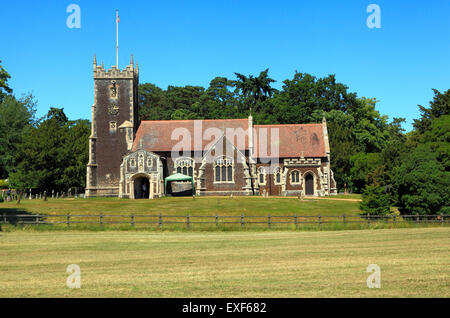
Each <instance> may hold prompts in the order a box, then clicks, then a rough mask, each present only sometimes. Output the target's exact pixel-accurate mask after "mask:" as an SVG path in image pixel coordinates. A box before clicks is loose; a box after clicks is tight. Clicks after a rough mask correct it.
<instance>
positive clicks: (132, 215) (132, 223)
mask: <svg viewBox="0 0 450 318" xmlns="http://www.w3.org/2000/svg"><path fill="white" fill-rule="evenodd" d="M131 226H134V214H133V213H131Z"/></svg>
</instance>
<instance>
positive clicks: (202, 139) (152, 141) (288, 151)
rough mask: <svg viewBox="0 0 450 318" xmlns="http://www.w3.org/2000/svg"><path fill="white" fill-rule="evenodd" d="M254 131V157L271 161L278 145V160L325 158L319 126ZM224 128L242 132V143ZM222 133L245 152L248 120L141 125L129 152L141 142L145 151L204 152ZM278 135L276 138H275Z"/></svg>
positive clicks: (267, 127) (268, 127) (264, 127)
mask: <svg viewBox="0 0 450 318" xmlns="http://www.w3.org/2000/svg"><path fill="white" fill-rule="evenodd" d="M195 125H197V126H195ZM194 126H195V127H196V128H194ZM253 127H254V137H253V140H254V141H253V144H254V155H255V157H259V158H268V157H272V156H273V155H274V154H273V153H271V149H272V151H273V150H275V147H274V146H275V145H277V144H278V146H279V147H278V152H279V157H280V158H295V157H301V156H303V157H326V156H327V154H326V150H325V140H324V135H323V126H322V124H297V125H254V126H253ZM227 128H229V129H232V130H231V131H233V129H242V130H241V132H244V134H243V135H244V136H245V137H244V142H238V138H237V137H235V138H234V139H233V140H231V139H232V138H230V136H229V135H228V134H227ZM200 129H201V130H200ZM211 129H213V130H211ZM224 131H225V134H226V135H227V137H228V139H230V140H231V141H232V142H233V144H234V145H235V146H236V147H237V148H238V149H239V150H247V149H248V146H249V143H248V134H247V132H248V119H246V118H245V119H208V120H198V121H195V120H146V121H141V124H140V126H139V128H138V131H137V133H136V138H135V140H134V142H133V148H132V151H136V150H137V149H139V148H140V144H141V141H142V148H143V149H145V150H147V151H153V152H157V151H161V152H162V151H164V152H166V151H172V150H173V149H174V147H175V146H176V145H177V144H178V145H179V144H180V141H181V140H185V141H186V140H187V141H188V142H187V144H188V145H189V144H190V146H189V149H191V150H194V151H200V150H201V151H205V150H208V148H209V147H210V146H211V145H212V144H213V143H214V141H216V138H219V137H221V136H222V134H223V132H224ZM234 131H236V130H234ZM277 132H278V138H276V137H277V136H276V135H277ZM272 135H273V138H274V139H273V140H272ZM172 136H173V139H172ZM181 136H183V137H184V138H185V139H183V138H182V137H181ZM277 139H278V140H277ZM264 144H267V145H268V147H267V150H266V151H264V149H260V148H261V147H262V146H263V145H264ZM178 150H181V149H178Z"/></svg>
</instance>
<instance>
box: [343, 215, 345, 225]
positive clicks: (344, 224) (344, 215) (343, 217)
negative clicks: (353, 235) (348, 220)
mask: <svg viewBox="0 0 450 318" xmlns="http://www.w3.org/2000/svg"><path fill="white" fill-rule="evenodd" d="M342 217H343V218H344V225H345V214H344V215H343V216H342Z"/></svg>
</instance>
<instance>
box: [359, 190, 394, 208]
mask: <svg viewBox="0 0 450 318" xmlns="http://www.w3.org/2000/svg"><path fill="white" fill-rule="evenodd" d="M390 201H391V200H390V196H389V194H388V193H387V192H386V191H385V189H384V187H381V186H379V185H373V184H370V185H367V186H366V187H365V188H364V191H363V192H362V201H361V203H360V205H359V207H360V209H361V210H362V211H364V212H366V213H368V214H372V215H384V214H388V213H390V207H391V202H390Z"/></svg>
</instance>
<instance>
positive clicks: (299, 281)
mask: <svg viewBox="0 0 450 318" xmlns="http://www.w3.org/2000/svg"><path fill="white" fill-rule="evenodd" d="M449 252H450V228H449V227H441V228H414V229H381V230H353V231H315V232H298V231H274V232H236V231H233V232H173V231H172V232H160V233H157V232H133V231H128V232H122V231H121V232H118V231H105V232H98V231H97V232H95V231H70V232H66V231H51V232H30V231H14V232H9V233H5V232H0V297H450V266H449V265H450V264H449ZM69 264H78V265H79V266H80V268H81V288H80V289H69V288H67V287H66V279H67V277H68V275H69V274H68V273H66V268H67V266H68V265H69ZM369 264H378V265H379V266H380V268H381V288H379V289H369V288H368V287H367V285H366V279H367V277H368V276H369V275H370V274H369V273H367V272H366V269H367V266H368V265H369Z"/></svg>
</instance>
